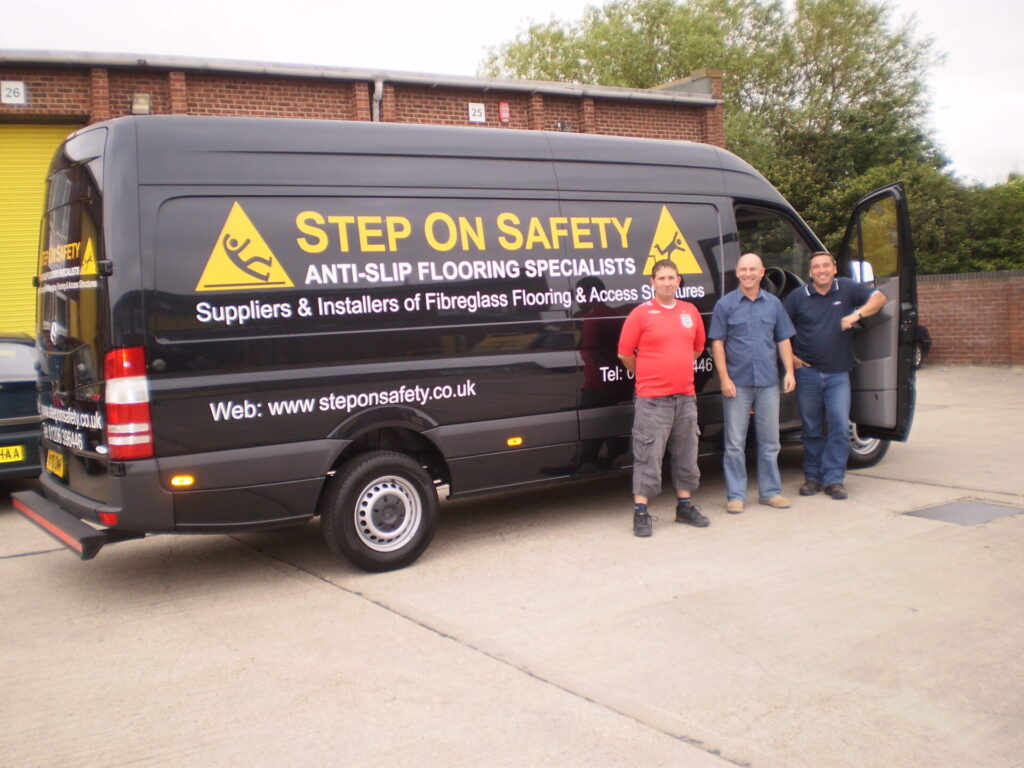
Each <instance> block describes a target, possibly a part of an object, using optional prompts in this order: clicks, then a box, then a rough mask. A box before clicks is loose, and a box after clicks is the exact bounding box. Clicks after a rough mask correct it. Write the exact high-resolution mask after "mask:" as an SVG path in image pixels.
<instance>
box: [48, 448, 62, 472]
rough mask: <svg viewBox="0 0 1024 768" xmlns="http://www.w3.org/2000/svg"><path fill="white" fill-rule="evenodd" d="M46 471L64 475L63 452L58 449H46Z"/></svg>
mask: <svg viewBox="0 0 1024 768" xmlns="http://www.w3.org/2000/svg"><path fill="white" fill-rule="evenodd" d="M46 471H47V472H49V473H50V474H52V475H56V476H57V477H64V472H65V471H66V468H65V466H64V454H62V453H60V452H58V451H51V450H47V451H46Z"/></svg>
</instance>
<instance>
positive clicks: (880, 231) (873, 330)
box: [839, 183, 917, 466]
mask: <svg viewBox="0 0 1024 768" xmlns="http://www.w3.org/2000/svg"><path fill="white" fill-rule="evenodd" d="M839 272H840V274H843V275H846V276H848V277H852V278H853V279H855V280H857V281H859V282H862V283H866V284H868V285H871V286H873V287H875V288H877V289H878V290H880V291H882V292H883V293H884V294H885V296H886V298H887V299H888V301H887V302H886V305H885V306H884V307H883V308H882V311H881V312H879V313H878V314H876V315H873V316H871V317H868V318H865V319H864V320H863V321H862V322H861V323H860V325H862V326H863V328H861V329H859V330H858V331H857V337H856V338H855V339H854V355H855V358H856V360H857V364H856V365H855V367H854V369H853V373H852V375H851V385H852V404H851V409H850V419H851V421H852V422H853V424H854V427H855V431H854V436H853V442H854V446H855V450H854V451H853V454H856V453H857V450H856V446H857V442H858V440H860V441H862V442H863V443H865V450H867V449H868V446H867V445H866V444H868V443H871V442H878V441H871V440H865V438H881V439H883V440H900V441H902V440H906V439H907V435H908V434H909V433H910V424H911V421H912V420H913V416H914V365H913V352H914V332H915V329H916V327H917V279H916V277H917V276H916V271H915V265H914V245H913V241H912V239H911V234H910V216H909V214H908V212H907V202H906V194H905V192H904V190H903V184H901V183H896V184H892V185H890V186H887V187H882V188H881V189H876V190H875V191H874V192H871V193H870V194H868V195H865V196H864V197H862V198H861V199H860V200H858V201H857V205H856V207H855V208H854V212H853V216H852V217H851V218H850V225H849V227H848V228H847V230H846V235H845V237H844V238H843V246H842V248H841V249H840V252H839ZM885 447H888V446H887V445H886V446H885ZM882 452H883V453H884V450H882ZM853 454H851V464H853V463H855V462H854V461H853V459H854V455H853ZM865 458H867V457H865ZM879 458H880V457H879ZM868 463H872V462H870V461H869V462H862V463H861V465H862V466H863V465H866V464H868Z"/></svg>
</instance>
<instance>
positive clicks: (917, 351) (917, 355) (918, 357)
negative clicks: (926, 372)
mask: <svg viewBox="0 0 1024 768" xmlns="http://www.w3.org/2000/svg"><path fill="white" fill-rule="evenodd" d="M923 362H924V351H923V350H922V349H921V345H920V344H915V345H914V368H920V367H921V364H922V363H923Z"/></svg>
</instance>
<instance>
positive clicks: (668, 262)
mask: <svg viewBox="0 0 1024 768" xmlns="http://www.w3.org/2000/svg"><path fill="white" fill-rule="evenodd" d="M659 269H671V270H672V271H673V272H675V273H676V274H677V275H678V274H679V267H678V265H677V264H676V263H675V262H674V261H672V259H661V260H660V261H656V262H654V266H653V267H651V277H652V278H653V277H654V276H655V275H656V274H658V270H659Z"/></svg>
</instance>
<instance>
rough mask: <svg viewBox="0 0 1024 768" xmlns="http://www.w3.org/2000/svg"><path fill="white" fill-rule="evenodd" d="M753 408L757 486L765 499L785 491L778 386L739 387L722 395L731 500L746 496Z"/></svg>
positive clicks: (726, 477) (726, 471)
mask: <svg viewBox="0 0 1024 768" xmlns="http://www.w3.org/2000/svg"><path fill="white" fill-rule="evenodd" d="M752 408H753V409H754V428H755V429H756V430H757V490H758V493H759V494H760V498H762V499H770V498H772V497H773V496H778V495H779V494H780V493H781V492H782V478H781V477H780V475H779V388H778V386H774V387H740V386H737V387H736V397H725V396H724V395H723V396H722V417H723V419H724V420H725V458H724V460H723V461H722V468H723V469H724V470H725V488H726V493H727V495H728V499H729V501H733V500H735V499H740V500H743V499H746V498H747V452H746V447H747V428H748V427H749V425H750V410H751V409H752Z"/></svg>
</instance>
